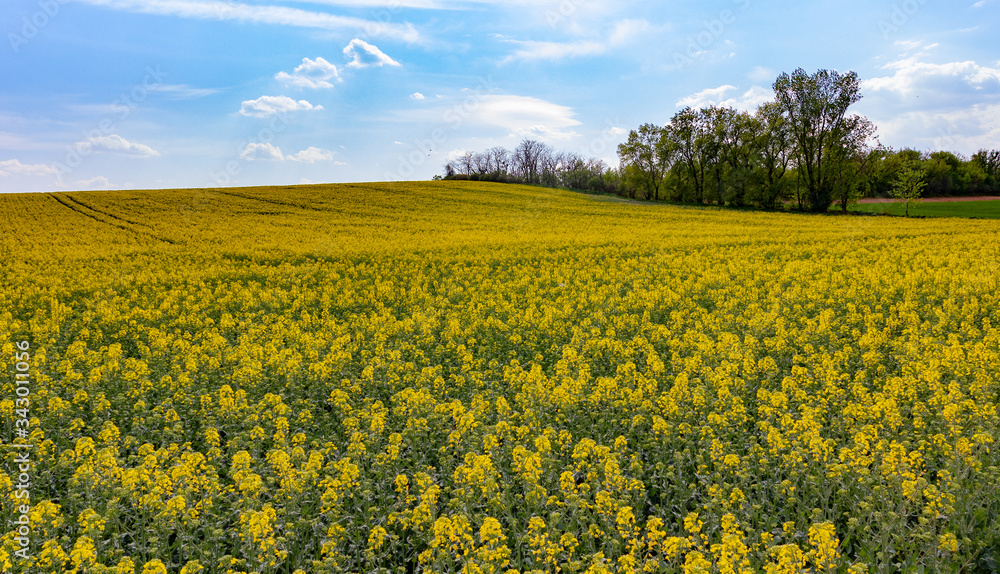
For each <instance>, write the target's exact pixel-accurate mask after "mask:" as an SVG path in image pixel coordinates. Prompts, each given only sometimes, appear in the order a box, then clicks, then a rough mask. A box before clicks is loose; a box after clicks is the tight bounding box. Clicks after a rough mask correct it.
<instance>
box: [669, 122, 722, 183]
mask: <svg viewBox="0 0 1000 574" xmlns="http://www.w3.org/2000/svg"><path fill="white" fill-rule="evenodd" d="M706 119H707V114H705V113H702V112H696V111H694V110H693V109H691V108H690V107H687V108H684V109H683V110H681V111H679V112H677V113H676V114H674V117H673V118H671V119H670V123H669V124H668V125H667V134H668V137H669V139H670V141H671V142H672V144H673V146H674V149H676V152H677V159H678V161H677V163H675V166H676V167H677V168H678V169H679V170H680V171H682V172H683V173H684V174H685V175H686V176H687V177H688V178H690V181H691V184H692V186H693V188H694V189H693V200H694V201H695V202H696V203H705V170H706V168H707V167H709V166H710V165H712V162H713V161H715V160H716V159H717V158H716V157H715V150H714V148H713V146H712V144H711V141H710V140H712V137H711V134H710V130H709V124H708V122H707V121H706Z"/></svg>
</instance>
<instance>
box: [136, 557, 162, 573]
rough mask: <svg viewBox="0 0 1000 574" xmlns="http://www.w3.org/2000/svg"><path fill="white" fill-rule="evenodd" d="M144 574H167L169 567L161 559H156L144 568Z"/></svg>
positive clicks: (147, 563)
mask: <svg viewBox="0 0 1000 574" xmlns="http://www.w3.org/2000/svg"><path fill="white" fill-rule="evenodd" d="M142 574H167V567H166V566H164V564H163V562H162V561H161V560H160V559H159V558H154V559H153V560H150V561H149V562H146V563H145V564H144V565H143V566H142Z"/></svg>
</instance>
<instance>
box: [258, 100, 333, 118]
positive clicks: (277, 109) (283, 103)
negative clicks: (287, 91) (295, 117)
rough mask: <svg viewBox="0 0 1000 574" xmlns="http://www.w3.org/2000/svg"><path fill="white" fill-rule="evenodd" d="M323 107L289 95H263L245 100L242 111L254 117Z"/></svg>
mask: <svg viewBox="0 0 1000 574" xmlns="http://www.w3.org/2000/svg"><path fill="white" fill-rule="evenodd" d="M322 109H323V106H314V105H312V104H310V103H309V102H307V101H305V100H299V101H295V100H293V99H292V98H289V97H288V96H261V97H259V98H257V99H256V100H247V101H245V102H243V104H242V105H241V106H240V113H241V114H242V115H244V116H249V117H252V118H266V117H268V116H273V115H275V114H284V113H289V112H295V111H300V110H304V111H309V110H322Z"/></svg>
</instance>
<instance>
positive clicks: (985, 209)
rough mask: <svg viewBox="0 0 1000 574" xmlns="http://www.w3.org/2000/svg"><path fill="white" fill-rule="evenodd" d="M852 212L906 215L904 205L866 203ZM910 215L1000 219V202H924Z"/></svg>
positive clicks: (912, 210)
mask: <svg viewBox="0 0 1000 574" xmlns="http://www.w3.org/2000/svg"><path fill="white" fill-rule="evenodd" d="M851 211H859V212H864V213H884V214H886V215H903V214H904V213H905V209H904V206H903V204H902V203H866V204H861V205H858V206H856V207H854V208H852V209H851ZM910 215H911V216H914V215H916V216H923V217H980V218H986V219H1000V200H993V201H943V202H922V203H919V204H917V205H915V206H914V205H913V204H911V205H910Z"/></svg>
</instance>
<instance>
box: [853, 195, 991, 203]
mask: <svg viewBox="0 0 1000 574" xmlns="http://www.w3.org/2000/svg"><path fill="white" fill-rule="evenodd" d="M996 199H1000V196H997V195H979V196H972V197H925V198H921V200H920V201H922V202H924V203H945V202H951V201H992V200H996ZM902 202H903V200H901V199H885V198H866V199H859V200H858V203H902Z"/></svg>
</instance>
